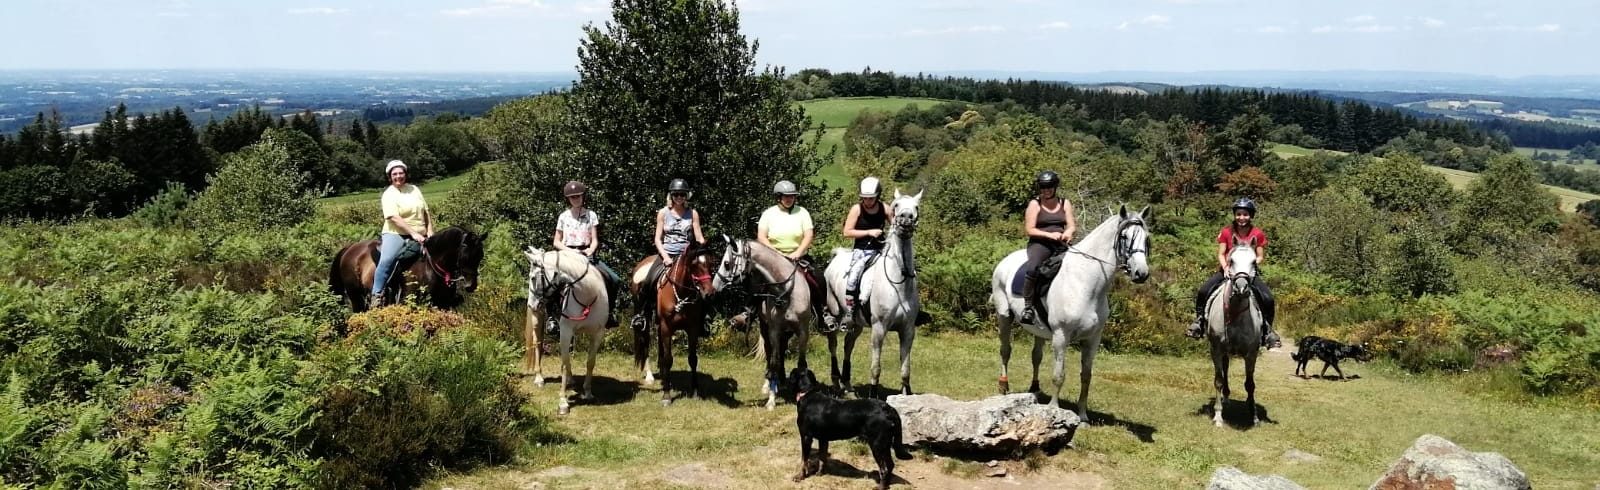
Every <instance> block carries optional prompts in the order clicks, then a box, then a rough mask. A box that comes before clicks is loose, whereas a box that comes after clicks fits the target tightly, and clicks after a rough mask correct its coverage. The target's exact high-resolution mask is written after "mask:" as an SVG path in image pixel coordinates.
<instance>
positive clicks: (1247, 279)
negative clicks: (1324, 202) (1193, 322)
mask: <svg viewBox="0 0 1600 490" xmlns="http://www.w3.org/2000/svg"><path fill="white" fill-rule="evenodd" d="M1231 247H1232V248H1230V249H1229V250H1228V270H1229V271H1230V272H1231V275H1229V276H1228V277H1227V278H1226V279H1227V283H1226V284H1224V286H1223V287H1218V288H1217V290H1216V292H1213V293H1212V294H1211V301H1210V302H1209V303H1207V304H1206V330H1207V337H1208V338H1209V339H1210V341H1211V365H1212V367H1213V368H1214V369H1213V370H1214V371H1215V373H1214V374H1215V375H1214V376H1213V379H1214V383H1215V384H1216V387H1217V399H1216V403H1215V405H1213V410H1212V416H1211V422H1212V423H1214V424H1216V426H1217V427H1222V404H1223V402H1225V401H1227V400H1228V396H1229V394H1230V393H1229V391H1228V361H1229V360H1231V359H1232V357H1233V356H1240V357H1243V358H1244V391H1245V402H1246V403H1247V404H1249V405H1250V425H1255V424H1257V423H1260V422H1261V418H1260V417H1259V416H1258V415H1259V413H1258V412H1257V411H1256V355H1258V354H1260V353H1261V324H1262V323H1263V321H1262V319H1261V305H1260V304H1258V303H1257V302H1256V295H1255V289H1253V288H1251V287H1250V283H1251V281H1254V280H1255V277H1256V247H1255V242H1254V241H1244V240H1240V239H1239V238H1238V237H1234V239H1233V245H1232V246H1231Z"/></svg>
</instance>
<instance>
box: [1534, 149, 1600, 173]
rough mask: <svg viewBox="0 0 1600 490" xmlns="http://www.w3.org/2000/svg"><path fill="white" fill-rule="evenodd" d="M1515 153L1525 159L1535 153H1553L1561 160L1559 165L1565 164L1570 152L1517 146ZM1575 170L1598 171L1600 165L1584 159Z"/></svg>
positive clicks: (1590, 159) (1589, 159)
mask: <svg viewBox="0 0 1600 490" xmlns="http://www.w3.org/2000/svg"><path fill="white" fill-rule="evenodd" d="M1516 152H1517V154H1518V155H1522V156H1526V157H1529V158H1532V157H1533V154H1534V153H1537V152H1544V153H1554V154H1555V155H1556V157H1557V158H1560V159H1561V160H1559V161H1560V162H1561V163H1566V162H1567V153H1569V152H1571V150H1566V149H1561V148H1529V147H1526V146H1518V147H1516ZM1577 168H1579V169H1583V170H1600V165H1596V163H1595V160H1594V159H1592V158H1586V159H1584V160H1583V163H1582V164H1581V165H1578V166H1577Z"/></svg>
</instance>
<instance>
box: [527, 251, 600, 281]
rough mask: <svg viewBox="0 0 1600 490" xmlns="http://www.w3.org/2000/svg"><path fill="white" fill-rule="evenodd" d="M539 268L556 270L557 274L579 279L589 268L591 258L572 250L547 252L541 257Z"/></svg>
mask: <svg viewBox="0 0 1600 490" xmlns="http://www.w3.org/2000/svg"><path fill="white" fill-rule="evenodd" d="M539 267H541V268H546V269H549V268H554V269H555V270H556V271H557V272H560V273H562V274H566V275H567V276H568V277H571V278H573V279H577V278H579V277H583V275H584V272H585V270H586V269H588V268H589V257H588V256H585V255H583V254H581V253H578V252H574V251H571V250H547V251H545V252H544V253H543V254H540V255H539Z"/></svg>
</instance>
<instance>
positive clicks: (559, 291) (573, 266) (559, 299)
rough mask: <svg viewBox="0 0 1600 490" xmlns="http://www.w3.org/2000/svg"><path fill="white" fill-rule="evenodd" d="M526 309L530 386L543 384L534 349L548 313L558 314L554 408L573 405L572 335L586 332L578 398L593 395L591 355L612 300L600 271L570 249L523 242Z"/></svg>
mask: <svg viewBox="0 0 1600 490" xmlns="http://www.w3.org/2000/svg"><path fill="white" fill-rule="evenodd" d="M524 254H526V255H527V256H528V266H529V267H528V309H527V317H526V318H525V321H526V325H524V327H523V332H522V340H523V344H524V347H525V348H526V349H527V351H526V352H525V353H524V354H523V356H522V374H523V375H530V374H531V375H533V384H534V385H535V386H544V370H543V366H542V364H543V357H544V356H543V355H542V354H541V353H540V352H539V344H540V342H541V341H542V339H541V338H540V337H542V336H543V335H544V324H545V319H546V317H547V315H550V314H558V315H561V318H560V319H558V320H557V321H558V323H559V324H560V327H561V338H560V339H559V342H557V344H558V345H560V346H561V389H560V390H559V391H558V392H557V394H558V396H560V398H561V406H560V409H559V412H558V413H560V414H561V415H566V414H567V413H568V412H570V411H571V410H572V406H571V405H570V404H569V403H568V401H567V386H568V385H569V382H570V378H571V377H572V339H573V336H574V335H576V334H583V335H587V336H588V337H589V370H588V372H586V373H585V374H584V377H583V392H582V393H581V394H580V395H579V396H580V397H581V399H583V400H591V399H594V359H595V355H596V354H597V353H599V352H600V339H601V337H604V336H605V334H606V318H607V317H608V316H609V315H611V303H610V302H609V301H608V300H609V298H607V297H606V285H605V274H604V273H602V272H600V270H599V269H598V268H596V267H595V266H594V265H593V264H590V263H589V258H588V257H586V256H584V255H583V254H580V253H577V252H572V251H560V250H551V251H548V252H546V251H543V250H540V249H537V248H534V247H528V250H527V251H526V252H524Z"/></svg>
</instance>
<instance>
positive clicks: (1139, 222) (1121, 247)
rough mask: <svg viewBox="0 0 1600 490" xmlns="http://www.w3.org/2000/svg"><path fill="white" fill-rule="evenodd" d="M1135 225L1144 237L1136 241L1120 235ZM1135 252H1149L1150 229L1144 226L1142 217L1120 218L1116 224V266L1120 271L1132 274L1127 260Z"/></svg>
mask: <svg viewBox="0 0 1600 490" xmlns="http://www.w3.org/2000/svg"><path fill="white" fill-rule="evenodd" d="M1135 226H1137V227H1139V230H1141V231H1143V232H1144V239H1143V240H1139V241H1138V243H1134V240H1129V239H1128V237H1126V236H1123V235H1122V233H1123V232H1124V231H1126V230H1127V229H1128V228H1130V227H1135ZM1135 254H1145V255H1149V254H1150V230H1149V229H1148V228H1146V227H1145V224H1144V218H1140V217H1137V216H1136V217H1132V218H1128V219H1125V220H1122V223H1120V224H1118V225H1117V267H1118V268H1120V269H1122V272H1125V273H1129V274H1132V273H1133V271H1131V270H1129V268H1128V260H1129V259H1132V258H1133V256H1134V255H1135Z"/></svg>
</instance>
